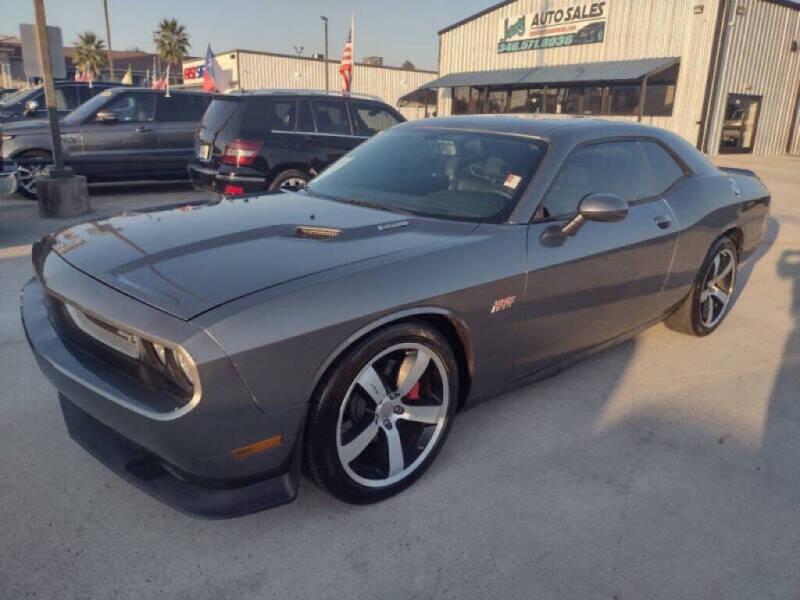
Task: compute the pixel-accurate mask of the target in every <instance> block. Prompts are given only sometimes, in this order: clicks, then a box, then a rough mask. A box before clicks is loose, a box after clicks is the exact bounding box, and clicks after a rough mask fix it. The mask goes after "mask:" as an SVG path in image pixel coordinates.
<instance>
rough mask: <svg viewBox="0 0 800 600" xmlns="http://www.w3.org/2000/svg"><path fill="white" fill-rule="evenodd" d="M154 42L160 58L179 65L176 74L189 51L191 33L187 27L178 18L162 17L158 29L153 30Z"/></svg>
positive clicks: (167, 62)
mask: <svg viewBox="0 0 800 600" xmlns="http://www.w3.org/2000/svg"><path fill="white" fill-rule="evenodd" d="M153 42H155V44H156V52H158V56H159V58H160V59H161V60H162V61H163V62H165V63H166V64H168V65H172V66H173V67H178V68H177V69H176V70H174V73H175V75H176V76H177V74H178V73H179V72H180V66H181V63H183V57H184V56H186V53H187V52H189V46H191V44H190V43H189V34H188V33H186V27H185V26H183V25H180V24H179V23H178V21H177V20H176V19H161V22H160V23H159V24H158V29H157V30H156V31H155V32H153Z"/></svg>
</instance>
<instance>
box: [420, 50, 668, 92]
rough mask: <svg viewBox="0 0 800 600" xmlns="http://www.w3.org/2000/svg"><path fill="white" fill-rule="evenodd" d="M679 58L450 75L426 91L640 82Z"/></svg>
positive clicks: (435, 82) (426, 86)
mask: <svg viewBox="0 0 800 600" xmlns="http://www.w3.org/2000/svg"><path fill="white" fill-rule="evenodd" d="M679 60H680V59H679V58H676V57H663V58H640V59H636V60H612V61H606V62H594V63H581V64H575V65H553V66H546V67H523V68H519V69H502V70H496V71H470V72H465V73H450V74H448V75H445V76H444V77H439V78H438V79H434V80H433V81H429V82H428V83H426V84H425V85H423V86H422V88H427V89H438V88H446V87H467V86H477V87H481V86H489V85H544V84H551V83H589V82H593V81H637V80H640V79H642V78H644V77H645V76H648V77H649V76H652V75H656V74H658V73H660V72H661V71H664V70H666V69H669V68H670V67H672V66H673V65H675V64H677V63H678V62H679Z"/></svg>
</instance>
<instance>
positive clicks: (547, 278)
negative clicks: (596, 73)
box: [21, 116, 770, 517]
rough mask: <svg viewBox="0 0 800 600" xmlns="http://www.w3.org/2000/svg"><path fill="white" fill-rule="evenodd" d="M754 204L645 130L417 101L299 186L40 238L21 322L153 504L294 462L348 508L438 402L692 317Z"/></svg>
mask: <svg viewBox="0 0 800 600" xmlns="http://www.w3.org/2000/svg"><path fill="white" fill-rule="evenodd" d="M217 151H221V150H220V149H219V148H217V149H215V150H214V152H217ZM769 204H770V195H769V192H768V191H767V189H766V188H765V187H764V185H763V184H762V183H761V181H760V180H759V179H758V177H757V176H756V175H755V174H754V173H752V172H750V171H745V170H737V169H719V168H717V167H715V166H713V165H712V164H711V163H710V162H709V161H708V160H707V159H706V158H705V157H704V156H703V155H701V154H700V153H699V152H698V151H697V150H695V149H694V148H693V147H692V146H691V145H690V144H688V143H687V142H685V141H684V140H683V139H681V138H680V137H678V136H676V135H674V134H672V133H669V132H666V131H662V130H660V129H656V128H653V127H647V126H643V125H638V124H635V123H621V122H606V121H598V120H590V119H525V118H515V117H487V116H481V117H449V118H437V119H426V120H420V121H415V122H411V123H406V124H402V125H399V126H396V127H393V128H392V129H390V130H387V131H385V132H383V133H381V134H380V135H378V136H376V137H375V138H373V139H371V140H370V141H367V142H365V143H364V144H363V145H361V146H359V147H358V148H357V149H355V150H353V151H352V152H350V153H349V154H347V155H346V156H345V157H344V158H342V159H340V160H339V161H338V162H336V163H335V164H334V165H332V166H331V167H330V168H328V169H327V170H326V171H325V172H323V173H322V174H321V175H320V176H318V177H317V178H316V179H314V180H313V181H312V182H311V183H310V184H309V185H308V186H307V187H306V188H304V189H302V190H299V191H294V192H288V191H284V192H280V193H277V194H271V195H253V196H241V197H236V198H213V199H209V200H207V201H203V202H198V203H192V204H186V205H180V206H172V207H166V208H159V209H155V210H150V211H144V212H132V213H125V214H123V215H120V216H118V217H114V218H110V219H102V220H95V221H91V222H88V223H85V224H82V225H78V226H74V227H71V228H69V229H66V230H64V231H61V232H60V233H56V234H53V235H51V236H48V237H46V238H44V239H43V240H41V241H40V242H38V243H37V244H36V245H35V246H34V249H33V263H34V268H35V272H36V277H34V278H33V279H31V280H30V281H29V282H28V283H27V284H26V285H25V287H24V289H23V291H22V298H21V310H22V320H23V323H24V326H25V331H26V332H27V336H28V341H29V343H30V346H31V348H32V349H33V352H34V354H35V356H36V359H37V361H38V363H39V366H40V367H41V369H42V371H43V372H44V373H45V375H46V376H47V377H48V378H49V379H50V381H51V382H52V383H53V385H54V386H55V387H56V389H57V390H58V395H59V401H60V405H61V410H62V413H63V416H64V420H65V422H66V426H67V429H68V431H69V433H70V435H71V436H72V437H73V438H74V439H75V440H76V441H77V442H78V443H79V444H81V445H82V446H83V447H84V448H85V449H86V450H88V451H89V452H90V453H91V454H93V455H94V456H95V457H97V458H98V459H99V460H101V461H102V462H103V463H105V464H106V465H107V466H108V467H110V468H111V469H113V470H114V471H116V472H117V473H118V474H120V475H121V476H122V477H124V478H125V479H127V480H128V481H129V482H131V483H133V484H134V485H136V486H138V487H139V488H141V489H142V490H144V491H146V492H148V493H150V494H152V495H153V496H155V497H157V498H159V499H161V500H162V501H164V502H166V503H168V504H170V505H172V506H174V507H176V508H178V509H180V510H183V511H185V512H188V513H191V514H195V515H201V516H206V517H228V516H235V515H240V514H244V513H248V512H252V511H256V510H259V509H264V508H268V507H272V506H276V505H279V504H282V503H285V502H289V501H291V500H292V499H293V498H294V497H295V495H296V493H297V489H298V483H299V478H300V473H301V472H305V473H306V474H307V476H308V477H309V478H310V479H311V480H313V481H314V482H315V483H316V484H317V485H319V486H320V487H322V488H323V489H325V490H327V491H328V492H330V493H331V494H333V495H334V496H336V497H337V498H340V499H342V500H345V501H347V502H354V503H367V502H374V501H378V500H382V499H384V498H387V497H389V496H392V495H393V494H396V493H398V492H399V491H400V490H402V489H404V488H405V487H407V486H408V485H410V484H411V483H412V482H413V481H414V480H416V479H417V478H418V477H419V476H420V475H421V474H422V473H423V472H424V471H425V470H426V469H427V468H428V467H429V466H430V464H431V463H432V462H433V460H434V459H435V458H436V455H437V453H438V452H439V451H440V450H441V448H442V445H443V444H444V442H445V439H446V438H447V434H448V431H449V429H450V427H451V425H452V424H453V419H454V418H455V415H456V413H457V412H458V410H459V409H460V408H462V407H463V406H464V405H466V404H468V403H471V402H475V401H477V400H480V399H484V398H486V397H488V396H491V395H495V394H497V393H499V392H501V391H503V390H506V389H509V388H510V387H512V386H518V385H521V384H525V383H529V382H531V381H533V380H535V379H538V378H541V377H543V376H546V375H549V374H552V373H554V372H556V371H558V370H559V369H562V368H564V367H565V366H567V365H569V364H570V363H573V362H574V361H576V360H577V359H579V358H581V357H584V356H586V355H587V354H589V353H591V352H595V351H597V350H599V349H602V348H606V347H608V346H610V345H613V344H616V343H618V342H620V341H621V340H624V339H626V338H628V337H630V336H632V335H634V334H635V333H636V332H638V331H640V330H641V329H643V328H645V327H647V326H649V325H652V324H654V323H657V322H659V321H666V323H667V324H668V325H669V326H670V327H672V328H674V329H676V330H679V331H682V332H685V333H688V334H690V335H694V336H704V335H707V334H709V333H711V332H713V331H714V330H715V329H716V328H717V327H719V325H720V323H721V322H722V320H723V319H724V318H725V316H726V314H727V313H728V311H729V309H730V306H731V297H732V294H733V293H734V290H735V284H736V272H737V268H738V266H739V264H740V262H741V261H742V260H744V259H745V258H747V256H748V255H750V254H751V253H752V252H753V250H754V249H755V248H756V246H757V245H758V243H759V242H760V241H761V239H762V237H763V236H764V231H765V227H766V223H767V218H768V215H769Z"/></svg>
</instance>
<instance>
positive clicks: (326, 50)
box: [319, 15, 330, 92]
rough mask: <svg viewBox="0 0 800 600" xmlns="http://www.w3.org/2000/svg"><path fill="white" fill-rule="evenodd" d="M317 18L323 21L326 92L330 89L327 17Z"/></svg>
mask: <svg viewBox="0 0 800 600" xmlns="http://www.w3.org/2000/svg"><path fill="white" fill-rule="evenodd" d="M319 18H320V19H322V20H323V21H324V22H325V58H324V60H323V62H324V63H325V91H326V92H327V91H328V90H329V89H330V88H329V87H328V17H323V16H322V15H320V17H319Z"/></svg>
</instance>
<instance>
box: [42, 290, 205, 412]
mask: <svg viewBox="0 0 800 600" xmlns="http://www.w3.org/2000/svg"><path fill="white" fill-rule="evenodd" d="M46 304H47V310H48V313H49V315H50V322H51V323H52V324H53V327H54V328H55V330H56V332H58V335H59V337H60V338H61V339H62V340H63V341H64V342H66V344H67V345H68V347H69V349H70V351H71V352H72V353H73V355H74V356H76V357H77V358H78V359H83V360H85V359H87V358H91V359H93V361H95V363H98V362H99V363H101V364H102V366H103V367H104V368H103V369H98V368H96V367H95V368H92V371H93V372H94V373H95V374H96V375H98V376H100V377H103V374H104V372H106V369H108V372H110V373H111V374H113V375H116V376H118V375H124V376H127V377H130V378H133V379H135V380H136V381H137V382H138V383H140V384H142V385H144V386H145V387H147V388H149V389H151V390H152V391H154V392H157V393H155V394H148V395H147V397H146V398H142V399H141V401H142V402H143V403H145V404H148V405H149V406H150V407H151V408H152V409H153V410H154V411H156V412H171V411H174V410H176V409H178V408H181V407H183V406H185V405H186V404H188V402H189V401H190V400H191V398H192V393H191V392H190V391H187V390H184V389H182V388H181V387H179V386H178V385H177V384H176V383H175V382H174V381H172V380H171V379H169V378H168V377H166V376H165V375H164V374H163V373H162V372H160V371H159V370H157V369H154V368H153V367H151V366H150V365H149V364H148V362H147V361H146V359H145V353H144V350H143V348H142V346H141V342H140V341H139V340H138V338H136V336H133V334H130V333H128V332H125V331H124V330H121V329H119V328H117V327H115V326H113V325H111V324H110V323H106V322H105V321H103V320H102V319H98V318H97V317H94V316H90V315H87V314H86V313H84V312H83V311H81V310H80V309H78V308H77V307H75V306H73V305H70V304H67V303H66V302H64V301H62V300H60V299H58V298H55V297H54V296H51V295H47V296H46ZM87 366H88V365H87Z"/></svg>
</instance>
